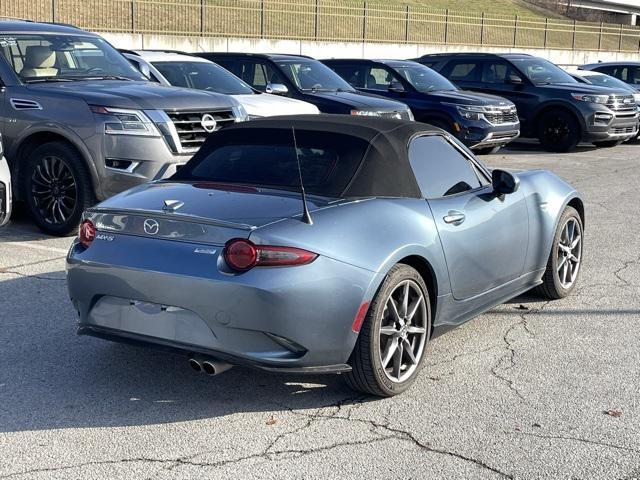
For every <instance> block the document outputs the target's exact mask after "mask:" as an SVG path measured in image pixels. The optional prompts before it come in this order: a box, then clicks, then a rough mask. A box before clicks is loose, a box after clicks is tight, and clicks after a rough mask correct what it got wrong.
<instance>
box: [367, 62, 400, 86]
mask: <svg viewBox="0 0 640 480" xmlns="http://www.w3.org/2000/svg"><path fill="white" fill-rule="evenodd" d="M364 81H365V88H370V89H372V90H384V91H387V90H388V89H389V85H390V84H391V82H395V81H398V79H397V78H396V77H395V76H394V75H393V73H391V72H390V71H388V70H387V69H386V68H381V67H370V68H367V69H366V70H365V75H364Z"/></svg>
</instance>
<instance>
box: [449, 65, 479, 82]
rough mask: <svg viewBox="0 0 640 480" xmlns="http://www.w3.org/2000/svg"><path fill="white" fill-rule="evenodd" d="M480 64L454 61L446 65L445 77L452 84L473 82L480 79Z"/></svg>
mask: <svg viewBox="0 0 640 480" xmlns="http://www.w3.org/2000/svg"><path fill="white" fill-rule="evenodd" d="M481 68H482V64H480V63H475V62H471V61H468V60H460V61H454V62H451V63H449V65H447V68H446V69H445V72H448V73H445V76H446V77H447V78H448V79H449V80H451V81H452V82H475V81H477V80H478V79H479V78H480V70H481Z"/></svg>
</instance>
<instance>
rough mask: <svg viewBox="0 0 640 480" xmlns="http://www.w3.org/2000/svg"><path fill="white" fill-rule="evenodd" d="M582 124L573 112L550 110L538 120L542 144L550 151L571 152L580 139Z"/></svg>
mask: <svg viewBox="0 0 640 480" xmlns="http://www.w3.org/2000/svg"><path fill="white" fill-rule="evenodd" d="M580 133H581V132H580V124H579V123H578V120H576V118H575V117H574V115H573V114H572V113H571V112H568V111H566V110H559V109H554V110H548V111H546V112H544V113H543V114H542V116H541V117H540V118H539V119H538V122H537V135H538V140H540V144H541V145H542V146H543V147H544V149H545V150H548V151H550V152H569V151H571V150H573V149H575V148H576V145H578V141H579V140H580Z"/></svg>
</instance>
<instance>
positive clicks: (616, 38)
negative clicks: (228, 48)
mask: <svg viewBox="0 0 640 480" xmlns="http://www.w3.org/2000/svg"><path fill="white" fill-rule="evenodd" d="M0 16H8V17H16V18H26V19H32V20H39V21H48V22H59V23H71V24H74V25H77V26H79V27H81V28H85V29H88V30H95V31H103V32H126V33H157V34H169V35H198V36H219V37H251V38H274V39H301V40H320V41H350V42H352V41H357V42H363V41H366V42H390V43H428V44H449V45H469V46H479V45H486V46H496V47H522V48H558V49H585V50H606V51H623V52H639V51H640V28H639V27H635V26H631V25H617V24H607V23H594V22H576V21H571V20H557V19H544V18H536V17H519V16H511V15H489V14H484V13H471V12H469V13H463V12H457V11H449V10H435V9H429V8H422V7H413V6H387V5H383V4H379V3H370V2H357V1H351V0H297V1H296V0H0Z"/></svg>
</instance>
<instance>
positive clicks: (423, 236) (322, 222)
mask: <svg viewBox="0 0 640 480" xmlns="http://www.w3.org/2000/svg"><path fill="white" fill-rule="evenodd" d="M312 219H313V225H307V224H305V223H303V222H301V221H300V220H299V218H292V219H286V220H282V221H280V222H276V223H274V224H271V225H268V226H265V227H262V228H259V229H257V230H256V231H254V232H253V233H252V234H251V237H250V238H251V240H252V241H254V242H256V243H259V244H275V245H291V246H295V247H299V248H303V249H306V250H310V251H312V252H315V253H318V254H319V255H322V256H327V257H330V258H333V259H335V260H338V261H340V262H344V263H348V264H351V265H354V266H357V267H360V268H364V269H366V270H369V271H371V272H375V273H376V275H375V277H374V279H373V281H372V283H371V285H370V286H369V289H368V291H367V294H366V297H365V298H366V299H370V298H371V297H373V295H374V294H375V292H376V290H377V288H378V286H379V284H380V283H381V282H382V280H383V279H384V276H385V275H386V274H387V272H388V271H389V269H390V268H391V267H393V265H395V264H396V263H398V262H399V261H400V260H402V259H403V258H405V257H408V256H413V255H415V256H420V257H422V258H424V259H425V260H426V261H427V262H428V263H429V265H430V266H431V268H432V270H433V275H434V277H435V280H436V283H437V292H435V293H436V294H437V295H443V294H446V293H448V292H449V291H450V287H449V277H448V273H447V269H446V264H445V261H444V255H443V252H442V246H441V244H440V238H439V236H438V232H437V230H436V226H435V224H434V222H433V217H432V216H431V212H430V210H429V207H428V205H427V202H426V201H425V200H423V199H366V200H359V201H354V202H350V203H346V204H344V203H343V204H339V205H335V206H330V207H327V208H324V209H322V210H319V211H316V212H313V213H312Z"/></svg>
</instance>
